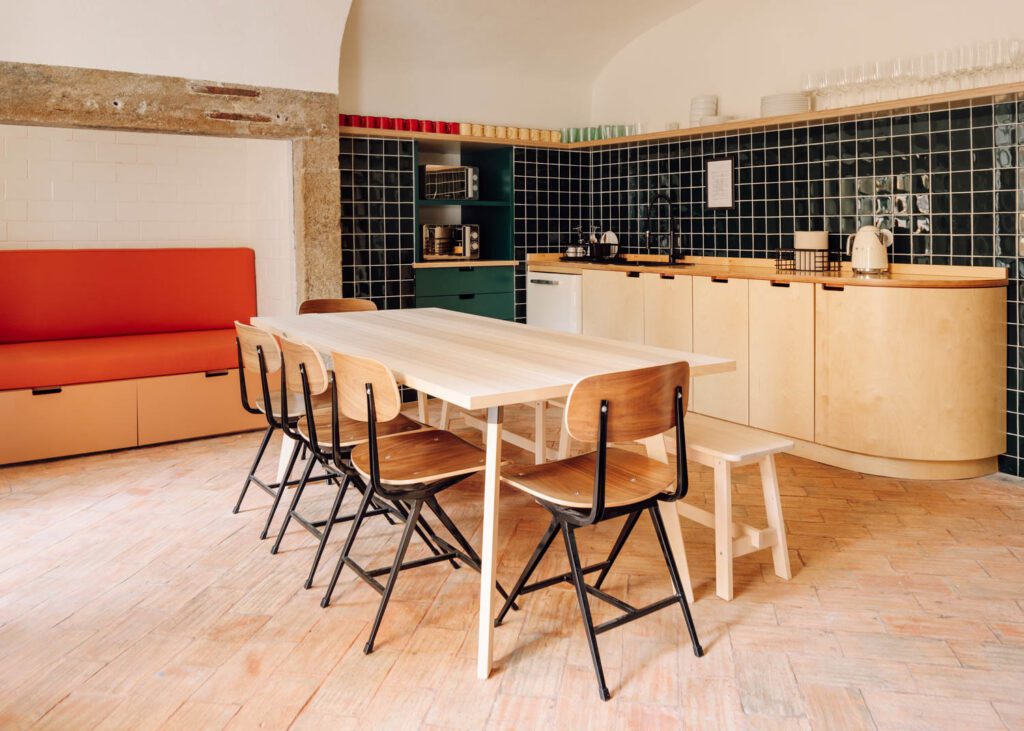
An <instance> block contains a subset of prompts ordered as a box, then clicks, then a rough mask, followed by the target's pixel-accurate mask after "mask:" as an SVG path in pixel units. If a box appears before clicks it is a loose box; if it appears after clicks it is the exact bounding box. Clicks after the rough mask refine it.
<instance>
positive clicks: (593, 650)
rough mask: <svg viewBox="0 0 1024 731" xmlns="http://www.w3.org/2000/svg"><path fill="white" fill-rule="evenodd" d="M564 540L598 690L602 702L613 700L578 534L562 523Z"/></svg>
mask: <svg viewBox="0 0 1024 731" xmlns="http://www.w3.org/2000/svg"><path fill="white" fill-rule="evenodd" d="M562 538H564V539H565V552H566V553H567V554H569V567H570V568H571V569H572V583H573V586H575V587H576V599H577V600H579V603H580V614H582V615H583V629H585V630H586V632H587V644H588V645H590V657H591V659H592V660H593V661H594V673H595V674H596V675H597V689H598V692H599V693H600V694H601V700H603V701H606V700H608V699H609V698H611V697H612V696H611V693H609V692H608V686H607V685H606V684H605V682H604V668H603V667H602V666H601V652H600V651H599V650H598V649H597V633H595V632H594V618H593V616H591V614H590V601H589V599H587V590H586V588H584V587H585V584H584V578H583V567H582V566H581V565H580V551H579V548H577V547H576V533H575V530H574V529H573V528H572V526H570V525H568V524H566V523H562Z"/></svg>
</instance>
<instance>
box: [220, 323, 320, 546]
mask: <svg viewBox="0 0 1024 731" xmlns="http://www.w3.org/2000/svg"><path fill="white" fill-rule="evenodd" d="M235 348H236V351H237V353H238V383H239V390H240V392H241V397H242V408H244V409H245V410H246V411H248V412H249V413H250V414H263V415H264V416H265V417H266V419H267V430H266V431H265V432H264V433H263V439H262V441H261V442H260V446H259V449H257V450H256V457H255V458H254V459H253V462H252V466H251V467H250V468H249V473H248V474H247V475H246V477H245V482H244V483H243V484H242V491H241V493H239V495H238V500H237V501H236V502H235V507H234V508H233V509H232V511H231V512H232V513H237V512H238V511H239V510H241V508H242V501H243V500H245V495H246V492H248V490H249V485H250V484H252V483H255V484H256V485H257V486H258V487H259V488H260V489H261V490H263V491H264V492H266V493H267V494H268V495H270V496H271V497H272V498H273V499H274V501H273V503H272V504H271V506H270V510H269V511H268V513H267V520H266V523H265V524H264V526H263V531H262V532H261V533H260V538H261V539H264V538H266V537H267V535H268V534H269V532H270V526H271V524H272V523H273V521H274V515H275V514H276V513H277V506H278V504H279V503H280V502H281V497H282V495H283V494H284V492H283V490H282V489H281V488H282V486H284V487H285V488H287V487H292V486H295V485H298V484H299V481H298V480H291V479H290V478H291V474H292V470H294V469H295V463H296V462H297V461H298V459H299V452H300V449H301V444H300V443H299V442H296V443H295V445H294V446H293V448H292V451H291V454H290V455H289V457H288V463H287V466H286V468H285V474H284V477H283V479H282V480H281V482H265V481H264V480H262V479H261V478H259V477H257V476H256V471H257V470H258V469H259V466H260V462H261V460H262V459H263V455H264V453H265V452H266V451H267V445H268V444H270V439H271V437H273V436H274V433H275V432H278V431H282V430H283V429H284V428H285V427H286V426H292V425H294V423H295V422H296V421H297V420H298V418H299V417H298V416H297V415H296V416H294V417H288V416H286V417H284V418H282V413H281V412H282V409H281V407H280V404H281V399H280V394H279V393H278V391H277V390H274V389H272V388H271V387H270V384H271V379H273V378H275V377H276V376H277V374H278V372H279V371H280V370H281V348H280V347H279V346H278V343H277V339H276V338H275V337H274V336H273V335H272V334H271V333H269V332H267V331H266V330H261V329H259V328H258V327H253V326H252V325H245V324H243V323H241V322H235ZM247 374H258V376H259V384H260V395H258V396H257V397H256V399H255V400H254V401H250V400H249V391H248V387H247V384H246V376H247ZM250 377H254V376H253V375H250ZM329 401H330V398H329V395H326V396H325V397H322V398H320V399H319V400H318V402H317V403H316V406H317V407H318V408H320V409H321V410H324V409H330V403H329ZM299 408H300V407H299V402H298V401H295V400H294V399H293V402H292V406H291V408H290V409H285V411H288V412H291V413H295V414H298V412H299ZM325 413H327V412H325ZM316 479H318V480H323V479H326V478H325V477H317V478H316Z"/></svg>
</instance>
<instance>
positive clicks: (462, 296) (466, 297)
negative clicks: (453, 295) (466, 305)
mask: <svg viewBox="0 0 1024 731" xmlns="http://www.w3.org/2000/svg"><path fill="white" fill-rule="evenodd" d="M474 297H476V294H460V295H459V299H460V300H471V299H473V298H474Z"/></svg>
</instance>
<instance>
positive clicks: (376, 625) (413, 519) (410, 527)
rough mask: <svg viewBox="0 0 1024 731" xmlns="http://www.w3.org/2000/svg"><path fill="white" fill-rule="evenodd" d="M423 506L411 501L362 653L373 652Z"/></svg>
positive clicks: (420, 503) (421, 503)
mask: <svg viewBox="0 0 1024 731" xmlns="http://www.w3.org/2000/svg"><path fill="white" fill-rule="evenodd" d="M422 507H423V501H422V500H413V501H412V510H411V511H410V513H409V518H408V519H407V520H406V523H405V530H403V531H402V541H401V543H399V544H398V551H397V552H396V553H395V562H394V564H392V566H391V573H389V574H388V583H387V584H386V585H385V586H384V593H383V595H382V596H381V598H380V606H379V607H377V616H376V617H375V618H374V620H373V627H371V628H370V637H369V639H367V640H366V645H364V646H363V653H364V654H366V655H369V654H370V653H371V652H373V642H374V640H375V639H376V638H377V630H379V629H380V623H381V620H383V619H384V612H385V611H386V610H387V608H388V600H390V599H391V592H392V591H394V589H395V582H396V581H397V580H398V572H399V571H401V570H402V562H403V561H404V560H405V552H406V551H407V550H408V549H409V541H410V540H411V539H412V534H413V531H414V530H415V528H416V525H417V523H418V522H419V517H420V509H421V508H422Z"/></svg>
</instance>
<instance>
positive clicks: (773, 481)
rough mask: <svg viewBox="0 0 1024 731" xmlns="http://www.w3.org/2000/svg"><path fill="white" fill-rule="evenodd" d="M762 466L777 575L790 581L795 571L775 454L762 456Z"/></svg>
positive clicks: (763, 486)
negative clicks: (772, 532) (790, 559)
mask: <svg viewBox="0 0 1024 731" xmlns="http://www.w3.org/2000/svg"><path fill="white" fill-rule="evenodd" d="M760 468H761V490H762V491H763V492H764V511H765V514H766V515H767V516H768V527H769V528H774V529H775V545H774V546H772V563H773V564H775V575H776V576H778V577H779V578H780V579H785V580H786V581H789V580H790V579H792V578H793V572H792V570H791V569H790V567H789V546H788V545H787V544H786V521H784V520H783V519H782V500H781V499H780V497H779V475H778V473H777V472H776V471H775V456H774V455H771V454H767V455H765V456H764V457H762V458H761V462H760Z"/></svg>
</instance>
